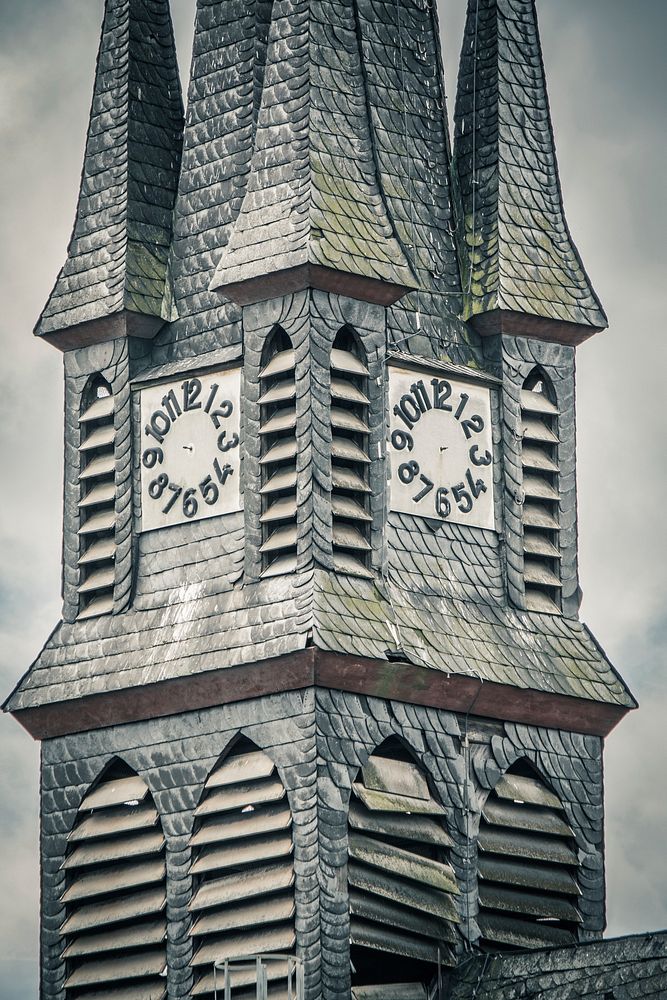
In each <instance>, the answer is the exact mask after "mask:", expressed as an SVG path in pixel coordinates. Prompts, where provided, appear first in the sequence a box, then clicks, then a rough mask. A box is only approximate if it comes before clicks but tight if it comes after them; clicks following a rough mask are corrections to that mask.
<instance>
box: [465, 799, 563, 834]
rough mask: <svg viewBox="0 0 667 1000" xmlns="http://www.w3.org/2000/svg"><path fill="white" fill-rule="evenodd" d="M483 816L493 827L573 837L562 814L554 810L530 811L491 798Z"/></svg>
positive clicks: (524, 807) (523, 807) (483, 811)
mask: <svg viewBox="0 0 667 1000" xmlns="http://www.w3.org/2000/svg"><path fill="white" fill-rule="evenodd" d="M482 816H483V817H484V819H485V820H486V822H487V823H491V824H492V825H493V826H505V827H509V828H511V829H513V830H530V831H531V832H533V833H547V834H551V835H552V836H559V837H572V836H574V834H573V833H572V829H571V827H569V826H568V824H567V823H566V822H565V821H564V820H563V818H562V817H561V815H560V812H556V811H555V810H553V809H545V808H541V809H536V808H533V809H530V808H526V806H525V805H514V803H509V802H501V801H498V800H497V799H495V798H492V797H489V799H488V800H487V802H486V804H485V806H484V809H483V810H482Z"/></svg>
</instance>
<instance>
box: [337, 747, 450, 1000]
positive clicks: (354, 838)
mask: <svg viewBox="0 0 667 1000" xmlns="http://www.w3.org/2000/svg"><path fill="white" fill-rule="evenodd" d="M444 819H445V810H444V808H443V807H442V806H441V805H440V803H439V802H438V801H437V799H436V798H435V796H434V794H433V793H432V791H431V789H430V787H429V784H428V781H427V779H426V776H425V775H424V773H423V771H422V770H421V768H420V767H419V765H418V764H417V763H416V762H415V761H414V759H413V758H412V756H411V755H410V754H409V753H408V752H407V751H406V749H405V748H404V747H403V745H402V744H401V743H399V742H398V741H390V742H387V743H385V744H384V745H383V746H382V747H381V748H380V749H378V750H377V751H376V752H375V753H374V754H373V755H372V756H371V757H370V758H369V760H368V763H367V764H366V765H365V767H363V768H362V769H361V771H360V772H359V774H358V776H357V779H356V781H355V782H354V784H353V786H352V797H351V802H350V814H349V863H348V884H349V896H350V942H351V961H352V969H353V974H352V985H353V988H354V987H359V988H361V987H366V988H367V989H366V993H367V994H368V995H369V996H376V995H377V996H381V995H383V993H382V991H377V993H376V992H374V991H373V989H372V988H373V987H381V986H383V985H384V986H389V985H390V984H391V985H394V986H395V985H397V984H402V985H403V988H407V989H409V990H410V992H409V993H405V996H408V995H409V996H410V997H413V996H415V997H419V996H422V995H423V996H424V998H425V997H426V990H427V987H428V986H429V985H430V983H431V982H432V981H433V979H434V977H435V976H436V975H437V971H438V966H439V965H441V964H444V965H453V964H454V962H455V959H454V955H453V951H452V946H453V945H454V944H455V942H456V940H457V936H458V932H457V929H456V924H457V923H458V922H459V915H458V910H457V906H456V896H457V894H458V887H457V884H456V877H455V874H454V871H453V869H452V868H451V866H450V865H449V863H448V860H447V855H448V849H449V847H450V846H451V840H450V838H449V836H448V834H447V832H446V830H445V825H444ZM405 984H410V987H406V986H405ZM359 995H364V993H363V991H362V992H360V994H359ZM391 995H392V996H393V995H394V993H392V994H391ZM399 995H401V996H402V995H403V994H398V993H396V996H399Z"/></svg>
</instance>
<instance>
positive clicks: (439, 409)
mask: <svg viewBox="0 0 667 1000" xmlns="http://www.w3.org/2000/svg"><path fill="white" fill-rule="evenodd" d="M389 458H390V464H391V489H390V493H391V504H390V506H391V510H395V511H400V512H401V513H404V514H413V515H415V516H416V517H427V518H431V519H433V520H440V521H452V522H454V523H456V524H469V525H471V526H474V527H478V528H490V529H493V528H494V527H495V518H494V498H493V438H492V430H491V396H490V390H489V389H488V388H486V387H485V386H483V385H479V384H476V383H473V382H463V381H461V380H459V379H454V378H450V377H447V376H443V374H442V373H441V372H435V371H433V372H431V373H430V374H426V373H424V372H414V371H409V370H408V369H404V368H397V367H393V366H392V367H390V369H389Z"/></svg>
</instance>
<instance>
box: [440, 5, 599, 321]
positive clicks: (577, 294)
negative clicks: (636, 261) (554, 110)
mask: <svg viewBox="0 0 667 1000" xmlns="http://www.w3.org/2000/svg"><path fill="white" fill-rule="evenodd" d="M454 154H455V163H456V170H457V174H458V178H459V182H460V186H461V196H462V200H463V210H464V214H465V238H466V244H467V249H468V256H469V261H470V266H471V269H472V271H471V274H470V275H469V277H468V278H467V279H465V280H464V285H465V291H466V292H467V293H468V294H467V302H466V315H467V316H473V317H474V316H476V315H479V314H482V313H486V312H490V311H492V310H496V309H503V310H508V311H513V312H517V313H522V314H525V315H528V316H538V317H544V318H546V319H552V320H560V321H564V322H567V323H575V324H578V325H581V326H584V327H590V328H593V329H600V328H603V327H605V326H606V325H607V319H606V316H605V314H604V311H603V309H602V306H601V305H600V301H599V299H598V298H597V296H596V294H595V292H594V291H593V288H592V286H591V283H590V281H589V278H588V276H587V274H586V271H585V270H584V267H583V264H582V261H581V258H580V256H579V253H578V251H577V249H576V247H575V245H574V242H573V241H572V237H571V235H570V231H569V229H568V226H567V222H566V221H565V214H564V210H563V199H562V193H561V185H560V179H559V176H558V166H557V162H556V150H555V143H554V135H553V127H552V123H551V115H550V111H549V101H548V97H547V88H546V80H545V75H544V66H543V62H542V50H541V45H540V40H539V35H538V28H537V14H536V10H535V2H534V0H470V2H469V4H468V16H467V21H466V28H465V36H464V42H463V50H462V56H461V66H460V70H459V81H458V94H457V101H456V111H455V139H454Z"/></svg>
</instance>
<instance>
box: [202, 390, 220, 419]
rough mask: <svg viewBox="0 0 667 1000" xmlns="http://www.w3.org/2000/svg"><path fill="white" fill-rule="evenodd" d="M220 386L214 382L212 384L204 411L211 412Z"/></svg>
mask: <svg viewBox="0 0 667 1000" xmlns="http://www.w3.org/2000/svg"><path fill="white" fill-rule="evenodd" d="M219 388H220V386H219V385H218V384H217V383H216V382H214V383H213V385H212V386H211V391H210V392H209V394H208V399H207V400H206V406H205V407H204V413H210V412H211V407H212V406H213V400H214V399H215V396H216V393H217V391H218V389H219Z"/></svg>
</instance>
